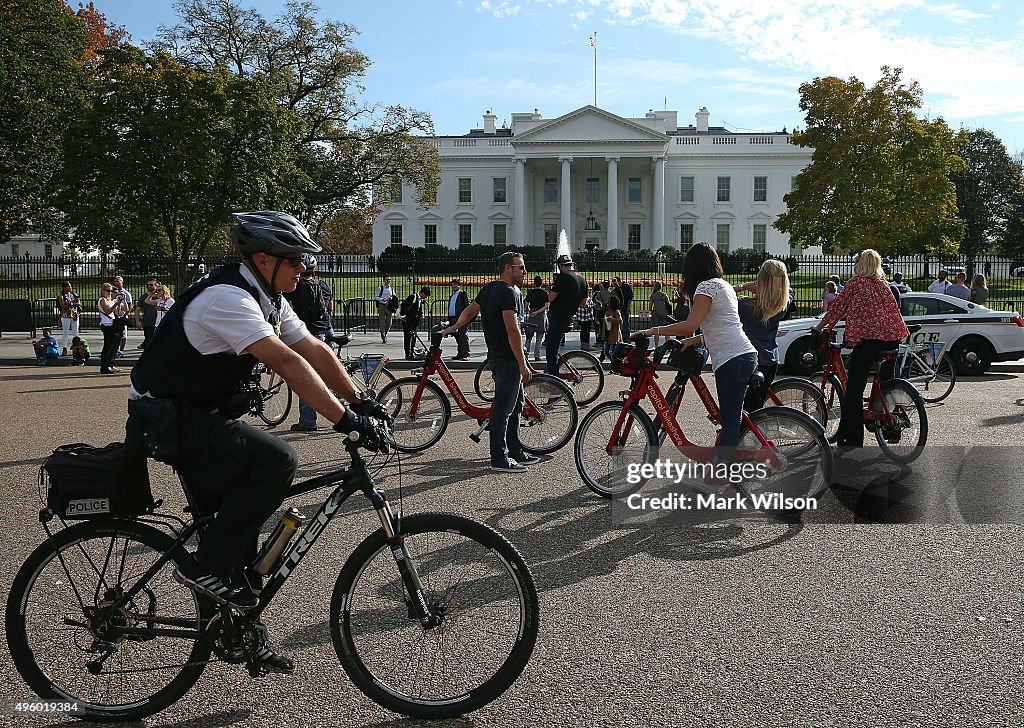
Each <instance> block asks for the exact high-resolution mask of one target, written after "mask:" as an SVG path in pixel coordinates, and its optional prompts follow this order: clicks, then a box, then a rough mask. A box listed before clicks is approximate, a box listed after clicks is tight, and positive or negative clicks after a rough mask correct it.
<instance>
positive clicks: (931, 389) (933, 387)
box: [900, 356, 956, 402]
mask: <svg viewBox="0 0 1024 728" xmlns="http://www.w3.org/2000/svg"><path fill="white" fill-rule="evenodd" d="M905 361H906V364H905V365H904V367H903V370H902V371H901V372H900V379H905V380H906V381H908V382H910V383H911V384H912V385H914V387H916V388H917V391H918V392H920V393H921V399H923V400H924V401H925V402H941V401H942V400H944V399H945V398H946V397H948V396H949V393H950V392H952V391H953V386H954V385H955V384H956V371H955V370H954V369H953V364H952V363H951V360H950V357H948V356H944V357H942V359H940V360H939V364H938V366H936V367H934V368H932V367H929V366H928V365H927V364H925V363H924V362H922V361H921V360H920V359H918V358H917V357H913V356H908V357H907V358H906V360H905Z"/></svg>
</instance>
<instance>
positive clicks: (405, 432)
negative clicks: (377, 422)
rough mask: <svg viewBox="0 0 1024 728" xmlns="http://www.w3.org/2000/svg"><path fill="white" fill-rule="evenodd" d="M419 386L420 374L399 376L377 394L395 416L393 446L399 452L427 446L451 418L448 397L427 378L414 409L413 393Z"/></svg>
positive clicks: (436, 439) (440, 436)
mask: <svg viewBox="0 0 1024 728" xmlns="http://www.w3.org/2000/svg"><path fill="white" fill-rule="evenodd" d="M419 386H420V378H419V377H402V378H401V379H396V380H395V381H393V382H391V383H390V384H388V385H386V386H385V387H384V389H382V390H380V396H379V397H378V398H377V401H378V402H380V403H381V404H382V405H384V407H385V409H387V411H388V412H389V413H390V414H391V416H392V417H393V418H394V420H395V427H394V437H395V449H396V450H398V451H399V452H420V451H421V450H426V449H427V448H428V447H430V446H431V445H433V444H435V443H436V442H437V441H438V440H440V439H441V438H442V437H444V432H445V430H447V429H448V422H449V421H450V420H451V418H452V406H451V404H450V403H449V402H448V397H447V396H446V395H445V393H444V391H443V390H442V389H441V388H440V387H439V386H437V384H435V383H434V382H432V381H430V380H429V379H428V380H427V381H426V382H424V387H423V392H422V393H421V394H420V398H419V401H418V402H417V403H416V411H415V412H413V411H412V405H413V397H414V396H415V394H416V390H417V389H418V388H419Z"/></svg>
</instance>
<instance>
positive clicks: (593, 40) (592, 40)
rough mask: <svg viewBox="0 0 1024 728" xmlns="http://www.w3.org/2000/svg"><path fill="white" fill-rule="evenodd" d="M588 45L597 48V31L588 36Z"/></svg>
mask: <svg viewBox="0 0 1024 728" xmlns="http://www.w3.org/2000/svg"><path fill="white" fill-rule="evenodd" d="M590 47H591V48H597V33H594V34H593V35H592V36H590Z"/></svg>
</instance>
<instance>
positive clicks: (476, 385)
mask: <svg viewBox="0 0 1024 728" xmlns="http://www.w3.org/2000/svg"><path fill="white" fill-rule="evenodd" d="M473 389H475V390H476V396H477V397H479V398H480V399H482V400H483V401H484V402H493V401H494V377H493V376H491V370H490V369H489V368H488V366H487V360H486V359H484V360H483V361H482V362H480V366H478V367H477V368H476V374H474V375H473Z"/></svg>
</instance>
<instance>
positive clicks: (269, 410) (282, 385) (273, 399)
mask: <svg viewBox="0 0 1024 728" xmlns="http://www.w3.org/2000/svg"><path fill="white" fill-rule="evenodd" d="M248 387H249V391H251V392H252V399H251V400H250V404H249V414H250V415H252V416H253V417H259V418H260V419H261V420H263V421H264V422H265V423H267V424H268V425H270V426H271V427H276V426H277V425H280V424H281V423H282V422H284V421H285V420H286V419H288V413H289V412H291V409H292V388H291V387H289V386H288V382H286V381H284V379H283V378H282V377H281V375H280V374H278V373H277V372H275V371H274V370H273V369H270V368H269V367H268V366H267V365H266V364H264V363H262V362H258V363H257V364H256V366H255V367H253V370H252V379H251V380H250V381H249V384H248Z"/></svg>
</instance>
